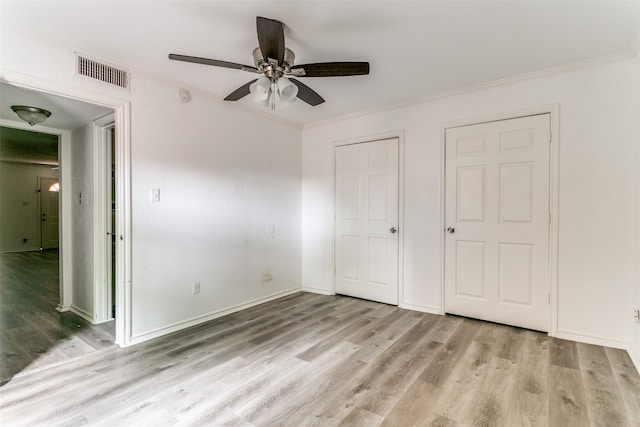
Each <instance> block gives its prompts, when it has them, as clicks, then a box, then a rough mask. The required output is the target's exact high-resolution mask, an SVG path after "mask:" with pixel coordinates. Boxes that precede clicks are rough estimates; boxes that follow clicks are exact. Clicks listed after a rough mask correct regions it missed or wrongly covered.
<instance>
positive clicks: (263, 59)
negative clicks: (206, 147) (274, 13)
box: [169, 16, 369, 109]
mask: <svg viewBox="0 0 640 427" xmlns="http://www.w3.org/2000/svg"><path fill="white" fill-rule="evenodd" d="M256 24H257V29H258V45H259V47H257V48H255V49H254V51H253V62H254V64H255V67H252V66H249V65H243V64H237V63H235V62H227V61H220V60H217V59H208V58H199V57H195V56H186V55H178V54H174V53H171V54H169V59H172V60H175V61H184V62H193V63H196V64H204V65H213V66H216V67H224V68H233V69H236V70H242V71H248V72H251V73H255V74H261V75H262V76H261V77H259V78H257V79H254V80H251V81H250V82H248V83H246V84H244V85H242V86H240V87H239V88H238V89H236V90H234V91H233V92H231V93H230V94H229V95H227V97H226V98H224V99H225V101H237V100H239V99H242V98H243V97H245V96H247V95H249V94H250V93H253V94H254V100H256V101H258V102H261V103H263V104H264V105H267V106H271V109H275V103H276V98H278V99H279V101H280V102H281V103H284V104H286V103H289V102H292V101H295V98H296V97H297V98H300V99H301V100H303V101H304V102H306V103H307V104H309V105H311V106H316V105H319V104H322V103H323V102H324V99H323V98H322V97H321V96H320V95H318V93H316V92H315V91H314V90H313V89H311V88H310V87H309V86H307V85H305V84H304V83H302V82H300V81H298V80H296V79H293V78H289V77H288V76H293V77H336V76H358V75H365V74H369V63H368V62H321V63H313V64H302V65H294V60H295V54H294V53H293V51H291V50H290V49H287V48H286V47H285V43H284V24H283V23H282V22H280V21H276V20H273V19H269V18H263V17H261V16H258V17H257V18H256Z"/></svg>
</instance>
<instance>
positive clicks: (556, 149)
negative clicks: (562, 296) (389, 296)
mask: <svg viewBox="0 0 640 427" xmlns="http://www.w3.org/2000/svg"><path fill="white" fill-rule="evenodd" d="M539 114H549V120H550V127H551V142H550V144H551V146H550V148H549V156H550V158H549V210H550V213H551V225H550V227H549V295H550V300H551V306H550V308H549V311H550V319H549V331H548V334H549V335H550V336H553V337H557V336H558V259H559V257H558V241H559V239H558V237H559V218H560V216H559V209H558V207H559V201H560V197H559V196H560V195H559V191H560V183H559V176H560V104H559V103H555V104H547V105H541V106H538V107H528V108H522V109H518V110H512V111H509V112H502V113H495V114H489V115H484V116H479V117H474V118H467V119H460V120H454V121H448V122H443V123H440V129H441V132H440V134H441V136H440V138H441V142H440V150H441V168H440V180H441V183H440V206H441V212H440V230H441V237H440V253H441V260H440V282H441V283H440V304H441V308H442V311H441V313H440V314H445V308H444V307H445V302H444V293H445V277H444V268H445V266H444V263H445V257H444V232H445V231H444V230H445V227H446V224H445V215H446V212H445V203H444V197H445V191H446V189H445V184H446V182H445V173H446V171H445V143H446V141H445V132H446V130H447V129H450V128H455V127H460V126H469V125H474V124H479V123H488V122H494V121H500V120H509V119H514V118H519V117H526V116H533V115H539Z"/></svg>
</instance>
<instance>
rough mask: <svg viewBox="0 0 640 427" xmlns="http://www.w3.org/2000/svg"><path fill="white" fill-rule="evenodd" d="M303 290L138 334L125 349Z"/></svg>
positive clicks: (297, 288)
mask: <svg viewBox="0 0 640 427" xmlns="http://www.w3.org/2000/svg"><path fill="white" fill-rule="evenodd" d="M301 290H302V289H301V288H300V287H295V288H291V289H287V290H285V291H280V292H276V293H275V294H271V295H268V296H266V297H262V298H258V299H255V300H252V301H248V302H246V303H243V304H238V305H235V306H232V307H228V308H225V309H222V310H218V311H214V312H211V313H208V314H205V315H202V316H198V317H194V318H191V319H188V320H185V321H182V322H178V323H174V324H172V325H169V326H165V327H162V328H158V329H154V330H152V331H149V332H144V333H142V334H138V335H135V336H132V337H131V340H129V343H128V344H127V345H126V346H123V347H129V346H132V345H135V344H140V343H141V342H144V341H149V340H151V339H154V338H158V337H161V336H163V335H167V334H170V333H173V332H177V331H180V330H182V329H186V328H190V327H192V326H196V325H199V324H201V323H204V322H208V321H210V320H214V319H217V318H219V317H222V316H226V315H227V314H231V313H235V312H237V311H241V310H244V309H247V308H250V307H253V306H256V305H260V304H264V303H265V302H269V301H273V300H276V299H278V298H282V297H286V296H287V295H291V294H295V293H296V292H300V291H301Z"/></svg>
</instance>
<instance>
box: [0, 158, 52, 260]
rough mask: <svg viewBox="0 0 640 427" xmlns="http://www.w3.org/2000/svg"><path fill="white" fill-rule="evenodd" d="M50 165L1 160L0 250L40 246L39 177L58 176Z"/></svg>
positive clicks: (34, 248) (30, 249)
mask: <svg viewBox="0 0 640 427" xmlns="http://www.w3.org/2000/svg"><path fill="white" fill-rule="evenodd" d="M53 167H54V166H51V165H38V164H30V163H16V162H12V161H0V206H2V209H0V252H17V251H35V250H39V249H40V204H39V193H38V191H37V190H38V177H51V178H57V177H58V171H57V170H53V169H52V168H53ZM24 239H26V242H25V241H24Z"/></svg>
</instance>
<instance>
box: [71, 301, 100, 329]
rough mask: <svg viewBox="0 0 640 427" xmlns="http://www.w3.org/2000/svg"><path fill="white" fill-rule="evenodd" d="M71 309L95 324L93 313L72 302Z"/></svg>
mask: <svg viewBox="0 0 640 427" xmlns="http://www.w3.org/2000/svg"><path fill="white" fill-rule="evenodd" d="M68 310H69V311H71V312H72V313H73V314H77V315H78V316H80V317H82V318H83V319H84V320H86V321H87V322H89V323H91V324H93V323H94V322H93V314H91V313H89V312H87V311H84V310H83V309H81V308H78V307H76V306H75V305H73V304H71V306H70V307H69V309H68Z"/></svg>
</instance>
